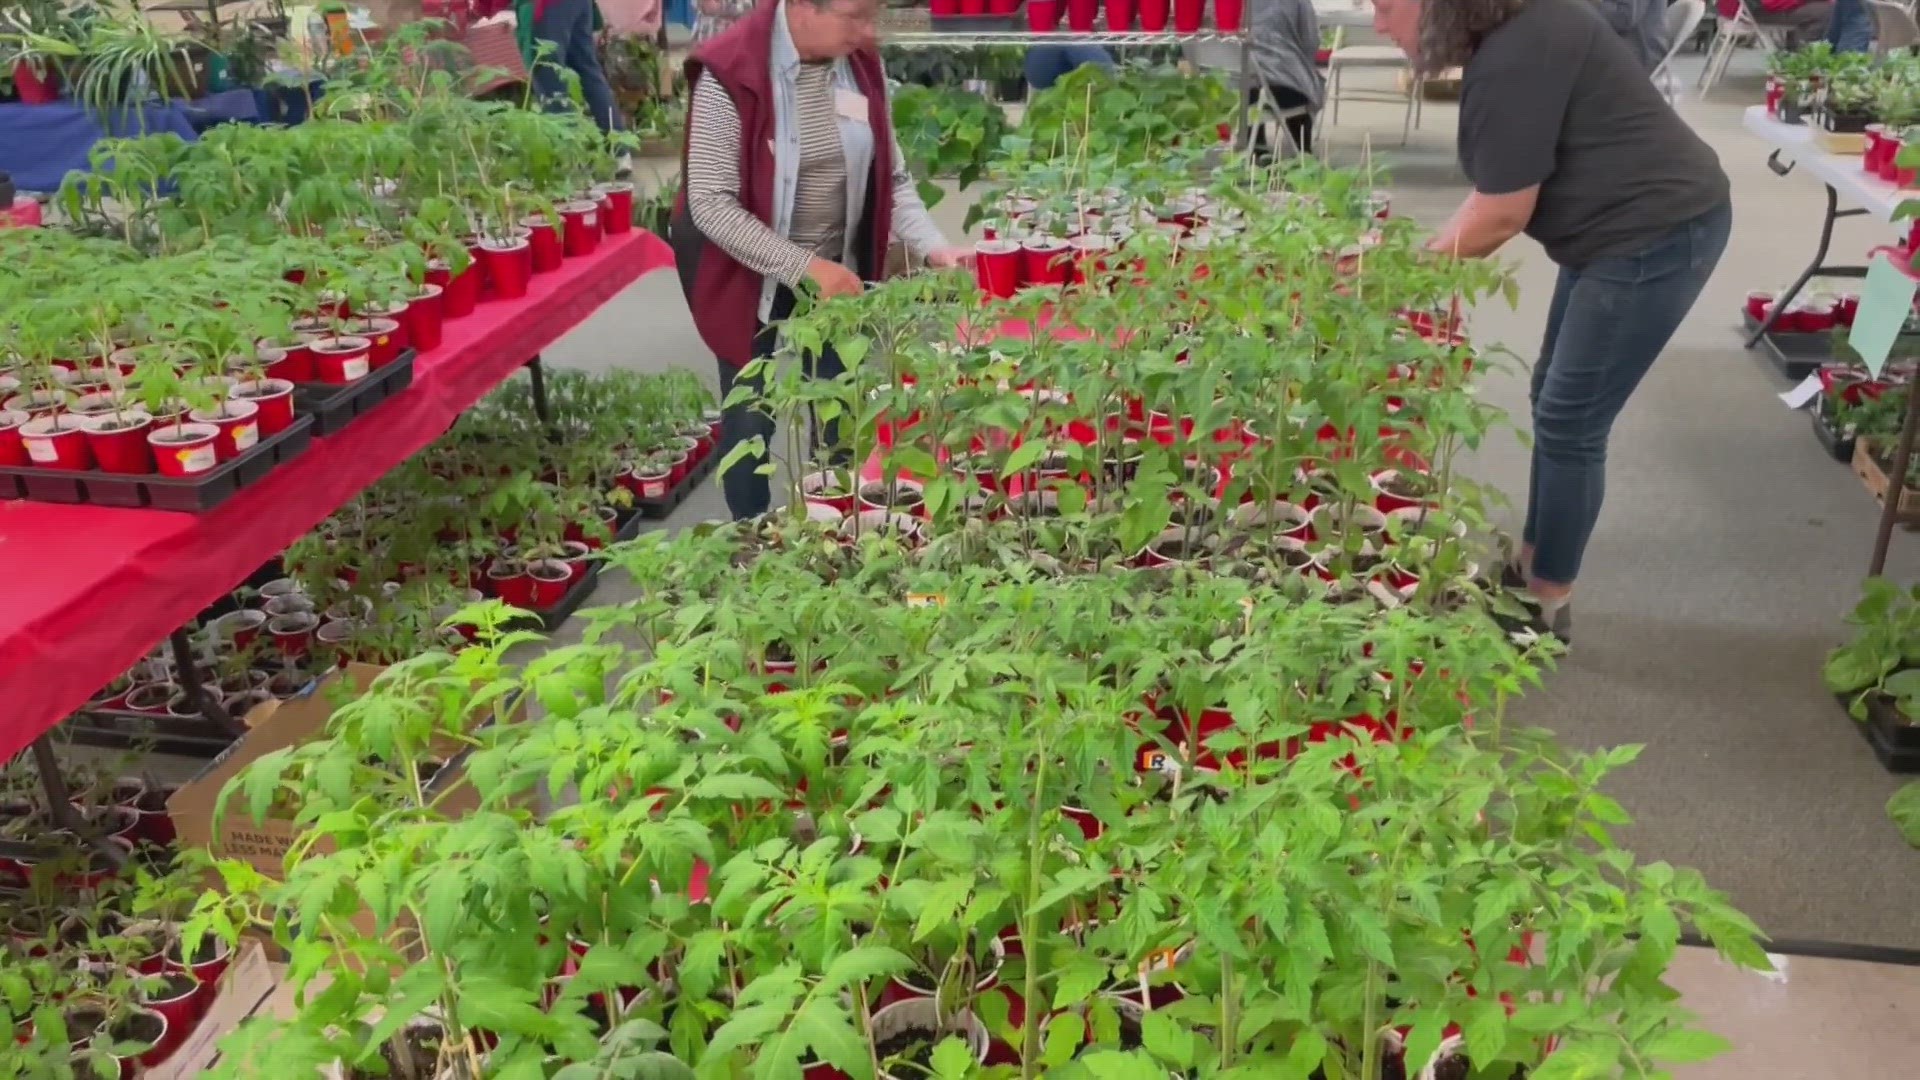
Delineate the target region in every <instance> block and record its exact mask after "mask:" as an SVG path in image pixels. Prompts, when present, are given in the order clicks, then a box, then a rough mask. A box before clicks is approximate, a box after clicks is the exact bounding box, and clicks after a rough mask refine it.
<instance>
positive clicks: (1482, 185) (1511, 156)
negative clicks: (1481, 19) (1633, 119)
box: [1427, 42, 1575, 259]
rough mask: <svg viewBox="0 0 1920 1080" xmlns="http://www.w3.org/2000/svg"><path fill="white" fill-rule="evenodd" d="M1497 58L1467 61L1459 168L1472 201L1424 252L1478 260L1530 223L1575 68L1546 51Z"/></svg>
mask: <svg viewBox="0 0 1920 1080" xmlns="http://www.w3.org/2000/svg"><path fill="white" fill-rule="evenodd" d="M1503 44H1505V45H1507V46H1508V48H1506V49H1505V50H1503V51H1502V52H1501V53H1500V54H1499V55H1498V56H1481V57H1475V59H1476V60H1477V61H1481V62H1480V63H1477V64H1470V65H1469V66H1468V69H1467V72H1466V79H1465V85H1464V86H1463V88H1462V90H1463V92H1462V95H1461V101H1460V147H1461V160H1460V165H1461V168H1463V169H1464V170H1466V173H1467V175H1468V176H1469V177H1472V178H1473V193H1472V194H1471V195H1469V196H1467V201H1466V202H1464V203H1462V204H1461V205H1460V208H1459V209H1458V210H1456V211H1454V214H1453V217H1452V219H1451V220H1449V221H1448V222H1447V227H1446V228H1445V229H1442V230H1441V231H1440V235H1438V236H1436V237H1434V238H1433V240H1432V241H1431V242H1429V243H1428V244H1427V247H1428V248H1429V249H1430V250H1433V251H1437V252H1441V253H1443V254H1447V255H1454V256H1457V257H1459V258H1463V259H1479V258H1484V257H1486V256H1488V255H1491V254H1493V253H1494V252H1496V251H1498V250H1500V248H1501V246H1502V245H1504V244H1505V243H1506V242H1507V241H1509V240H1511V239H1513V238H1514V237H1515V236H1518V235H1519V234H1520V233H1521V232H1523V231H1524V230H1525V229H1526V227H1527V223H1528V222H1530V221H1532V220H1533V212H1534V209H1535V206H1536V204H1537V203H1538V201H1539V198H1540V185H1542V184H1544V183H1545V182H1546V181H1547V178H1548V177H1550V176H1552V175H1553V171H1554V168H1555V167H1556V165H1557V164H1558V160H1559V145H1560V128H1561V125H1562V123H1563V122H1564V121H1565V120H1566V115H1567V105H1568V102H1569V101H1570V100H1571V98H1572V95H1573V78H1574V72H1575V65H1573V64H1571V63H1568V62H1567V60H1566V58H1565V57H1562V56H1559V55H1557V54H1558V51H1559V50H1556V49H1554V48H1553V47H1552V44H1551V43H1540V44H1541V47H1539V48H1534V49H1525V48H1516V47H1513V46H1514V43H1512V42H1507V43H1503Z"/></svg>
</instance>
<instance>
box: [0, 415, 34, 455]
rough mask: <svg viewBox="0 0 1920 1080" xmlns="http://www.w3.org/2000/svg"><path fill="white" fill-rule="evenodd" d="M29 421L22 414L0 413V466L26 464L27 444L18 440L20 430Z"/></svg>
mask: <svg viewBox="0 0 1920 1080" xmlns="http://www.w3.org/2000/svg"><path fill="white" fill-rule="evenodd" d="M29 419H30V417H28V416H27V414H26V413H23V412H14V411H13V410H10V409H9V410H4V411H0V466H4V467H8V468H11V467H13V466H16V465H25V464H27V460H28V459H27V444H26V443H24V442H22V441H21V439H20V429H21V428H23V427H25V426H26V424H27V421H28V420H29Z"/></svg>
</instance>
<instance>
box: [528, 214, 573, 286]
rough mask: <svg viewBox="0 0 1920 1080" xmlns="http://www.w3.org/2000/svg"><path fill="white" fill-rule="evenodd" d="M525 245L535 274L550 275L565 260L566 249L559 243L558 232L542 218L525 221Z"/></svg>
mask: <svg viewBox="0 0 1920 1080" xmlns="http://www.w3.org/2000/svg"><path fill="white" fill-rule="evenodd" d="M527 244H528V246H529V249H530V251H529V256H530V258H531V259H532V260H533V272H534V273H536V274H550V273H552V272H553V271H555V270H558V269H560V266H561V264H562V263H564V262H566V260H567V253H566V248H565V247H564V246H562V245H561V243H560V230H559V229H557V228H555V227H554V224H553V222H551V221H548V220H547V219H546V218H544V217H530V218H528V219H527Z"/></svg>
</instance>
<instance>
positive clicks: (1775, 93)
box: [1767, 75, 1787, 116]
mask: <svg viewBox="0 0 1920 1080" xmlns="http://www.w3.org/2000/svg"><path fill="white" fill-rule="evenodd" d="M1786 93H1787V84H1786V83H1783V82H1781V81H1780V77H1779V76H1778V75H1769V76H1767V115H1768V116H1779V115H1780V99H1781V98H1783V97H1785V96H1786Z"/></svg>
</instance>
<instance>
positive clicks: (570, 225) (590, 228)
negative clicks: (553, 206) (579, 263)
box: [560, 202, 600, 259]
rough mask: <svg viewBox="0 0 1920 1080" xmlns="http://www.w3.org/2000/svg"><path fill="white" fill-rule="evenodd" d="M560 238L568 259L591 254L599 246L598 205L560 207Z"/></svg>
mask: <svg viewBox="0 0 1920 1080" xmlns="http://www.w3.org/2000/svg"><path fill="white" fill-rule="evenodd" d="M560 238H561V241H562V242H563V246H564V247H565V248H566V252H567V258H569V259H578V258H582V257H584V256H587V255H591V254H593V253H594V250H595V249H597V248H598V247H599V246H600V204H599V203H591V202H570V203H568V204H566V205H565V206H562V207H561V208H560Z"/></svg>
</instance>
